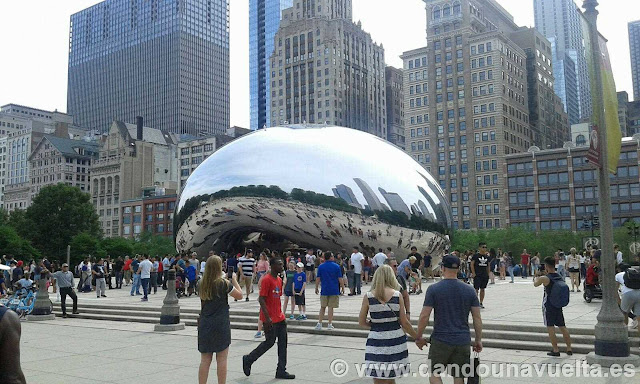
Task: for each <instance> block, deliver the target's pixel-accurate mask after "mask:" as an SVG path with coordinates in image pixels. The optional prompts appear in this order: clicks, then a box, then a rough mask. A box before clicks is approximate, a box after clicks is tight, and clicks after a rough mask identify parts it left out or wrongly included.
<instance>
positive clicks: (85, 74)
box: [67, 0, 230, 136]
mask: <svg viewBox="0 0 640 384" xmlns="http://www.w3.org/2000/svg"><path fill="white" fill-rule="evenodd" d="M67 109H68V113H69V114H72V115H73V116H74V122H75V123H76V124H78V125H79V126H82V127H84V128H90V129H97V130H99V131H100V132H106V131H107V130H108V127H109V126H110V124H111V122H112V121H113V120H122V121H124V122H129V123H132V122H134V121H135V117H136V116H143V117H144V122H145V126H149V127H153V128H158V129H162V130H165V131H169V132H174V133H178V134H181V133H186V134H191V135H196V136H198V135H210V134H216V133H224V132H225V131H226V129H227V128H229V114H230V112H229V0H106V1H103V2H101V3H99V4H96V5H94V6H92V7H90V8H87V9H85V10H82V11H80V12H78V13H76V14H74V15H72V16H71V26H70V29H69V80H68V94H67Z"/></svg>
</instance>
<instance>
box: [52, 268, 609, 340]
mask: <svg viewBox="0 0 640 384" xmlns="http://www.w3.org/2000/svg"><path fill="white" fill-rule="evenodd" d="M508 281H509V280H508V279H507V280H496V284H495V285H489V286H488V288H487V291H486V298H485V301H484V305H485V309H484V310H483V311H482V319H483V321H484V322H488V323H505V324H515V325H527V324H531V325H535V326H541V325H543V320H542V310H541V303H542V296H543V289H542V288H541V287H538V288H535V287H534V286H533V282H532V279H531V278H528V279H522V278H520V277H516V278H515V283H513V284H511V283H509V282H508ZM567 282H569V280H568V279H567ZM430 284H433V281H432V280H430V282H429V283H423V291H425V292H426V290H427V287H428V286H429V285H430ZM369 289H370V285H363V286H362V292H363V293H364V292H367V291H369ZM129 291H130V287H126V286H123V289H114V290H107V296H108V297H107V298H101V299H96V297H95V293H94V292H91V293H78V298H79V305H80V311H82V304H83V303H92V304H98V303H99V304H104V305H113V306H117V305H120V304H121V305H136V306H140V307H158V308H159V307H160V306H162V300H163V299H164V296H165V293H166V291H163V290H162V289H159V290H158V294H156V295H153V294H151V295H150V296H149V301H148V302H140V296H135V297H132V296H130V295H129ZM140 291H141V292H142V289H141V290H140ZM243 291H244V290H243ZM314 291H315V288H314V285H313V283H312V284H311V285H308V286H307V294H306V302H307V313H317V311H318V309H319V308H320V296H318V295H316V294H315V292H314ZM254 292H255V293H253V294H252V295H251V296H250V301H249V302H245V301H238V302H234V301H233V299H229V300H230V301H229V303H230V305H231V308H232V309H234V308H235V309H243V310H253V311H255V312H256V313H257V312H258V310H259V307H260V306H259V304H258V302H257V299H258V288H257V286H254ZM50 295H51V296H50V297H51V299H52V300H55V295H54V294H53V293H51V290H50ZM410 297H411V318H412V320H414V321H415V320H417V317H418V316H419V314H420V309H421V308H422V303H423V301H424V293H423V294H421V295H411V296H410ZM361 303H362V296H359V297H358V296H354V297H348V296H342V297H340V308H339V309H337V310H336V314H337V315H349V316H357V315H358V313H359V312H360V306H361ZM600 303H601V301H600V300H597V299H596V300H594V301H593V302H592V303H590V304H587V303H586V302H585V301H584V300H583V298H582V293H577V292H576V293H572V294H571V302H570V304H569V306H568V307H566V308H565V309H564V316H565V320H566V322H567V326H568V327H569V328H572V327H587V328H592V327H593V326H594V325H595V323H596V321H597V319H596V317H597V315H598V312H599V311H600ZM180 306H181V308H193V309H199V308H200V300H199V299H198V298H197V297H196V296H193V297H183V298H181V299H180Z"/></svg>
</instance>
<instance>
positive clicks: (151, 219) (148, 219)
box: [120, 188, 178, 238]
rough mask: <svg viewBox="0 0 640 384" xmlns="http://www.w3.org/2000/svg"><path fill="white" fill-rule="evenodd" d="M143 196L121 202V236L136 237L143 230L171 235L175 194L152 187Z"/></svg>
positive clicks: (166, 235)
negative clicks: (155, 189)
mask: <svg viewBox="0 0 640 384" xmlns="http://www.w3.org/2000/svg"><path fill="white" fill-rule="evenodd" d="M144 195H145V196H144V197H141V198H137V199H132V200H127V201H123V202H122V228H121V231H120V233H121V237H129V238H133V237H137V236H140V235H141V234H142V233H143V232H147V233H150V234H152V235H156V236H163V237H172V236H173V212H174V211H175V209H176V200H177V198H178V196H177V195H176V194H166V195H165V194H164V192H163V191H161V190H159V191H155V192H154V190H153V188H151V189H149V190H148V191H145V193H144Z"/></svg>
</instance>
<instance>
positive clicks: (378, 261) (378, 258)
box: [371, 248, 387, 273]
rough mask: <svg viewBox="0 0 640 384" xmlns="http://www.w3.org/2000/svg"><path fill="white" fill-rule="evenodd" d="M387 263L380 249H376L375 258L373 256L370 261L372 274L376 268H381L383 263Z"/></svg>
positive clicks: (385, 256)
mask: <svg viewBox="0 0 640 384" xmlns="http://www.w3.org/2000/svg"><path fill="white" fill-rule="evenodd" d="M386 262H387V255H385V254H384V253H383V252H382V248H379V249H378V253H376V255H375V256H373V260H372V261H371V264H373V272H374V273H375V271H376V269H378V267H381V266H383V265H384V263H386Z"/></svg>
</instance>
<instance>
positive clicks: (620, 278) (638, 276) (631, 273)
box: [616, 264, 640, 331]
mask: <svg viewBox="0 0 640 384" xmlns="http://www.w3.org/2000/svg"><path fill="white" fill-rule="evenodd" d="M636 268H637V267H636ZM636 268H633V267H629V266H628V265H624V264H621V269H623V272H620V273H618V274H616V281H617V282H618V283H620V286H621V288H622V292H621V293H622V297H621V299H620V309H621V310H622V312H624V315H625V322H628V319H629V315H630V314H632V313H633V315H635V316H638V315H640V270H638V269H636ZM632 325H635V326H637V327H638V331H640V325H638V320H637V318H636V319H634V322H633V324H632Z"/></svg>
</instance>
